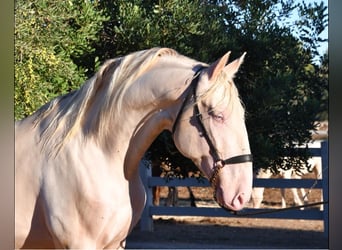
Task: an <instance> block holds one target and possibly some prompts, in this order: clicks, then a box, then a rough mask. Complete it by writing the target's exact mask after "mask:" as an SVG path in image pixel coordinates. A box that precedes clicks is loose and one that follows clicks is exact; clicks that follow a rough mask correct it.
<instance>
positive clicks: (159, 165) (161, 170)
mask: <svg viewBox="0 0 342 250" xmlns="http://www.w3.org/2000/svg"><path fill="white" fill-rule="evenodd" d="M166 160H167V159H166ZM151 168H152V176H155V177H163V178H168V176H171V177H173V178H174V177H175V178H177V176H180V177H181V178H183V177H184V176H187V177H193V176H195V175H196V176H199V175H200V172H199V170H197V171H196V173H194V172H193V171H191V167H190V168H185V167H184V168H183V169H181V168H176V169H175V170H174V171H177V170H179V171H181V173H178V172H179V171H177V173H174V171H171V166H170V163H166V162H165V161H161V160H160V159H154V160H152V161H151ZM189 170H190V171H189ZM170 172H171V174H170ZM186 188H187V190H188V192H189V196H190V197H189V198H190V206H191V207H196V199H195V195H194V193H193V192H192V190H191V188H190V187H188V186H187V187H186ZM160 192H161V187H160V186H154V187H152V197H153V198H152V200H153V205H154V206H159V205H160ZM177 204H178V189H177V187H175V186H169V187H168V195H167V198H166V201H165V206H168V207H170V206H177Z"/></svg>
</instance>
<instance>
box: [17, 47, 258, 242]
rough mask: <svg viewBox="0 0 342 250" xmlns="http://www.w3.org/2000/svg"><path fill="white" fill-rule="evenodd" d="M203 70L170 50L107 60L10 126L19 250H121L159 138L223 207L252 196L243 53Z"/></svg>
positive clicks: (236, 205)
mask: <svg viewBox="0 0 342 250" xmlns="http://www.w3.org/2000/svg"><path fill="white" fill-rule="evenodd" d="M229 54H230V52H228V53H226V54H225V55H223V56H222V57H221V58H219V59H218V60H217V61H215V62H213V63H211V64H206V63H202V62H199V61H196V60H194V59H192V58H189V57H187V56H184V55H182V54H180V53H178V52H177V51H175V50H173V49H169V48H152V49H146V50H141V51H137V52H133V53H130V54H128V55H126V56H121V57H117V58H114V59H109V60H107V61H106V62H105V63H104V64H102V65H101V67H100V69H99V70H98V71H97V72H96V73H95V74H94V75H93V76H92V77H91V78H90V79H88V80H87V81H86V82H85V83H84V84H83V85H82V86H81V87H80V88H79V89H77V90H74V91H72V92H70V93H67V94H65V95H62V96H59V97H56V98H55V99H53V100H52V101H50V102H49V103H47V104H45V105H43V106H42V107H41V108H40V109H38V110H37V111H36V112H35V113H33V114H32V115H30V116H28V117H26V118H25V119H23V120H20V121H17V122H16V123H15V152H16V154H15V247H16V248H67V249H112V248H116V249H122V248H124V247H125V242H126V237H127V235H128V234H129V233H130V232H131V230H132V229H133V227H134V226H135V225H136V224H137V222H138V220H139V218H140V217H141V214H142V211H143V208H144V205H145V200H146V194H145V190H144V187H143V184H142V181H141V179H140V176H139V162H140V160H141V158H142V157H143V155H144V153H145V151H146V150H147V148H148V147H149V145H150V144H151V143H152V142H153V140H154V139H155V138H156V137H157V136H158V134H160V133H161V132H162V131H163V130H165V129H166V130H169V131H171V132H172V138H173V140H174V142H175V145H176V147H177V148H178V150H179V151H180V152H181V153H182V154H183V155H184V156H185V157H188V158H190V159H191V160H192V161H193V162H194V163H195V164H196V166H197V167H198V168H199V169H200V170H201V171H202V172H203V174H204V175H205V176H206V177H207V178H208V179H210V181H211V184H212V186H213V190H214V191H213V193H214V194H213V195H214V197H215V199H216V200H217V202H218V203H219V204H220V205H221V206H222V207H223V208H225V209H228V210H232V211H237V210H240V209H242V208H243V207H244V206H245V205H246V203H247V202H248V201H249V199H250V195H251V192H252V180H253V170H252V155H251V151H250V146H249V140H248V134H247V129H246V126H245V110H244V107H243V105H242V102H241V100H240V98H239V94H238V90H237V87H236V86H235V84H234V82H233V78H234V75H235V74H236V72H237V71H238V69H239V67H240V65H241V63H242V62H243V59H244V56H245V53H244V54H243V55H242V56H241V57H239V58H237V59H235V60H234V61H232V62H230V63H228V59H229Z"/></svg>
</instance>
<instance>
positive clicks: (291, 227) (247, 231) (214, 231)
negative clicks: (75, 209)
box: [126, 187, 328, 249]
mask: <svg viewBox="0 0 342 250" xmlns="http://www.w3.org/2000/svg"><path fill="white" fill-rule="evenodd" d="M178 190H179V204H178V205H181V206H184V205H190V202H189V193H188V191H187V190H186V189H185V188H179V189H178ZM192 190H193V193H194V195H195V197H196V204H197V206H203V205H204V206H205V204H209V203H211V204H212V203H214V201H213V200H212V197H211V196H212V192H211V190H209V189H208V188H202V187H198V188H192ZM161 197H162V199H161V204H160V205H162V206H163V205H165V199H164V198H166V197H167V188H163V190H162V193H161ZM286 199H287V202H288V204H289V205H290V206H291V205H292V194H291V193H290V192H289V191H286ZM319 199H320V191H319V190H312V191H311V192H310V195H309V201H310V202H318V201H319ZM187 203H188V204H187ZM280 205H281V203H280V192H279V189H275V188H268V189H265V193H264V202H263V204H262V207H269V208H280ZM311 209H318V208H311ZM153 218H154V231H153V232H143V231H141V230H140V228H139V225H137V226H136V228H135V229H134V230H133V232H132V233H131V234H130V236H129V237H128V238H127V245H126V248H128V249H165V248H169V249H170V248H172V249H185V248H187V249H189V248H190V249H240V248H248V249H260V248H266V249H279V248H282V249H294V248H296V249H317V248H325V249H327V248H328V238H327V237H325V236H324V234H323V229H324V227H323V221H320V220H283V219H255V218H222V217H211V218H209V217H185V216H177V217H169V216H154V217H153Z"/></svg>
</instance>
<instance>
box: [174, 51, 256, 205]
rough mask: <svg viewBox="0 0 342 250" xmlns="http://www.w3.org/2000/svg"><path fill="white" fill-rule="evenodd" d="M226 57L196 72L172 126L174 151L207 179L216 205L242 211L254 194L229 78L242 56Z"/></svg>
mask: <svg viewBox="0 0 342 250" xmlns="http://www.w3.org/2000/svg"><path fill="white" fill-rule="evenodd" d="M229 54H230V53H227V54H225V55H224V56H223V57H222V58H220V59H219V60H217V61H216V62H214V63H213V64H211V65H210V66H209V67H206V68H200V69H198V70H197V72H196V74H195V76H194V79H193V81H192V83H191V84H190V86H189V88H188V89H187V93H186V97H185V100H184V102H183V105H182V106H181V108H180V109H179V111H178V114H177V116H176V119H175V122H174V125H173V129H172V130H173V139H174V142H175V145H176V146H177V148H178V150H179V151H180V152H181V153H182V154H183V155H184V156H186V157H188V158H190V159H192V161H193V162H194V163H195V164H196V165H197V166H198V168H199V169H200V170H201V171H202V172H203V173H204V174H205V175H206V177H207V178H208V179H209V180H210V182H211V184H212V187H213V189H214V197H215V199H216V201H217V202H218V203H219V204H220V205H221V206H222V207H224V208H226V209H229V210H234V211H237V210H240V209H242V208H243V206H244V205H245V203H246V202H248V201H249V199H250V195H251V191H252V180H253V173H252V156H251V154H250V146H249V141H248V135H247V130H246V126H245V114H244V108H243V106H242V103H241V101H240V99H239V95H238V91H237V88H236V86H235V85H234V82H233V78H234V75H235V73H236V72H237V71H238V69H239V67H240V65H241V63H242V61H243V58H244V56H245V54H243V55H242V56H241V57H240V58H239V59H236V60H235V61H233V62H231V63H229V64H228V65H226V63H227V61H228V58H229Z"/></svg>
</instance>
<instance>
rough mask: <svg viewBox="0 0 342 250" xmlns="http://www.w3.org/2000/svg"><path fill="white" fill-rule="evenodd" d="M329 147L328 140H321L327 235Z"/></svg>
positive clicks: (324, 217) (324, 212) (324, 213)
mask: <svg viewBox="0 0 342 250" xmlns="http://www.w3.org/2000/svg"><path fill="white" fill-rule="evenodd" d="M328 156H329V148H328V141H323V142H321V157H322V192H323V201H328V202H327V203H324V205H323V220H324V236H325V237H328V236H329V184H328V183H329V181H328V177H329V157H328Z"/></svg>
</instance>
